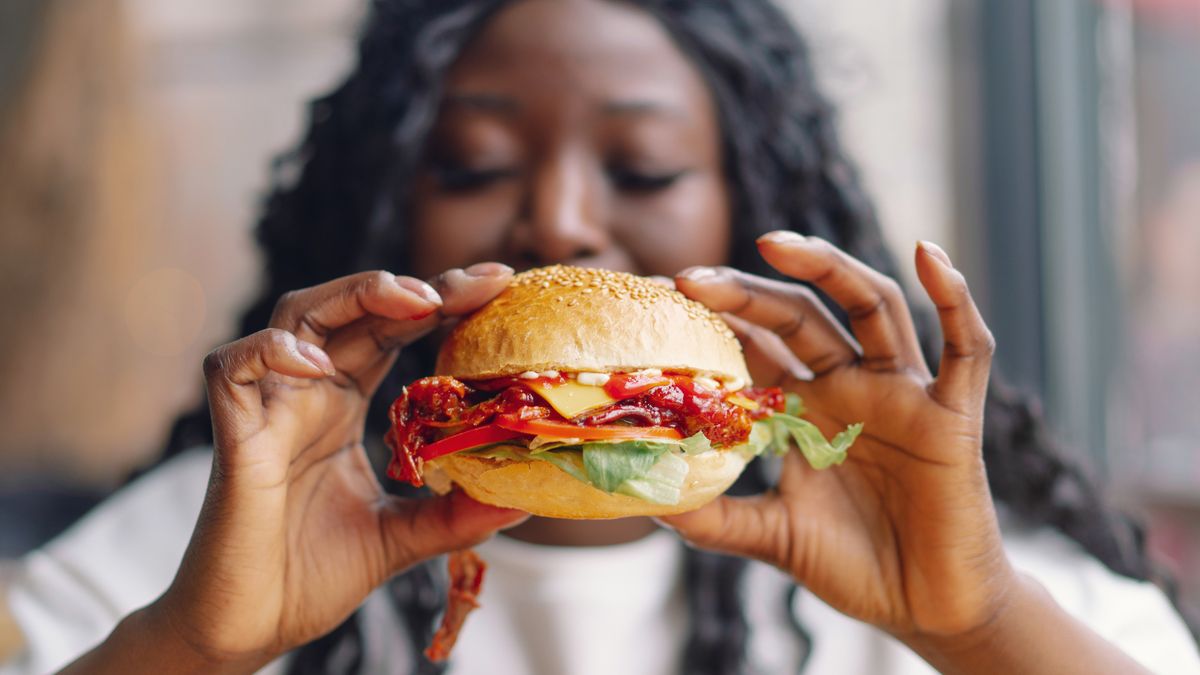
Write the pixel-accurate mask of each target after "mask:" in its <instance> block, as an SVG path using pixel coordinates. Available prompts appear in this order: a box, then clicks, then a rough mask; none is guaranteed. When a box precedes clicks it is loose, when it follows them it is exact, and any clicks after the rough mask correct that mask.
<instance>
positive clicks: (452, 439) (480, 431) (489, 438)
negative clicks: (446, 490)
mask: <svg viewBox="0 0 1200 675" xmlns="http://www.w3.org/2000/svg"><path fill="white" fill-rule="evenodd" d="M524 435H525V434H523V433H521V432H519V431H512V430H509V429H503V428H501V427H499V426H497V425H495V424H486V425H484V426H482V427H475V428H474V429H468V430H467V431H464V432H462V433H457V434H454V435H453V436H448V437H446V438H443V439H442V440H440V441H438V442H436V443H430V444H429V445H426V446H424V447H422V448H421V449H420V450H418V451H417V456H418V457H420V458H421V459H423V460H425V461H427V462H428V461H429V460H431V459H437V458H438V457H441V456H443V455H452V454H454V453H456V452H460V451H462V450H468V449H470V448H475V447H478V446H481V445H491V444H492V443H499V442H501V441H507V440H510V439H513V438H517V437H520V436H524Z"/></svg>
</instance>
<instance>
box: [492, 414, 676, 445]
mask: <svg viewBox="0 0 1200 675" xmlns="http://www.w3.org/2000/svg"><path fill="white" fill-rule="evenodd" d="M495 426H498V427H501V428H504V429H508V430H510V431H517V432H521V433H523V434H533V435H534V436H555V437H558V438H578V439H580V440H584V441H603V440H612V439H638V438H672V439H679V438H683V435H682V434H680V433H679V432H678V431H675V430H674V429H672V428H670V427H630V426H625V425H622V424H601V425H596V426H590V427H581V426H577V425H575V424H570V423H568V422H560V421H558V420H547V419H540V420H522V419H519V418H518V417H517V416H516V415H500V416H498V417H497V418H496V423H495Z"/></svg>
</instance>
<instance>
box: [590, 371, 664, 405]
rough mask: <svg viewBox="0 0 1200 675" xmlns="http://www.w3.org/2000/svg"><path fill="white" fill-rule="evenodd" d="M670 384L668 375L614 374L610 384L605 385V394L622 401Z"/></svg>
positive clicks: (610, 378) (610, 377)
mask: <svg viewBox="0 0 1200 675" xmlns="http://www.w3.org/2000/svg"><path fill="white" fill-rule="evenodd" d="M670 383H671V378H670V377H667V376H666V375H645V374H641V373H613V374H612V375H610V376H609V378H608V382H605V383H604V393H606V394H608V395H609V396H611V397H612V398H615V399H617V400H618V401H620V400H622V399H626V398H631V397H633V396H637V395H638V394H641V393H642V392H644V391H648V390H650V389H653V388H655V387H661V386H662V385H664V384H670Z"/></svg>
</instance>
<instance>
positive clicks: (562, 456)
mask: <svg viewBox="0 0 1200 675" xmlns="http://www.w3.org/2000/svg"><path fill="white" fill-rule="evenodd" d="M528 458H529V459H536V460H541V461H543V462H549V463H551V464H553V465H554V466H557V467H558V468H560V469H562V470H563V472H564V473H566V474H567V475H568V476H570V477H571V478H574V479H575V480H577V481H580V482H582V483H589V482H591V481H589V480H588V475H587V471H586V470H585V469H584V464H583V456H582V453H581V452H580V451H579V448H571V449H564V448H560V449H558V450H555V451H554V452H539V453H537V454H536V455H534V454H531V455H529V456H528Z"/></svg>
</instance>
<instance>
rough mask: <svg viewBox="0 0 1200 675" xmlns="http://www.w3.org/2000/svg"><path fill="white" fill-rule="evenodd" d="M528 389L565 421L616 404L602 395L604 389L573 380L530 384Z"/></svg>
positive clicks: (612, 399)
mask: <svg viewBox="0 0 1200 675" xmlns="http://www.w3.org/2000/svg"><path fill="white" fill-rule="evenodd" d="M529 388H530V389H532V390H534V391H536V392H537V393H538V395H539V396H541V397H542V398H544V399H546V403H549V404H550V407H551V408H554V409H555V410H557V411H558V414H560V415H562V416H563V417H565V418H567V419H571V418H573V417H578V416H579V415H582V414H583V413H585V412H588V411H589V410H595V409H596V408H602V407H604V406H606V405H609V404H612V403H616V402H617V401H616V399H614V398H612V397H611V396H609V395H608V394H606V393H604V387H595V386H589V385H586V384H579V383H578V382H576V381H574V380H567V381H566V382H564V383H562V384H547V383H545V382H530V383H529Z"/></svg>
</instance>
